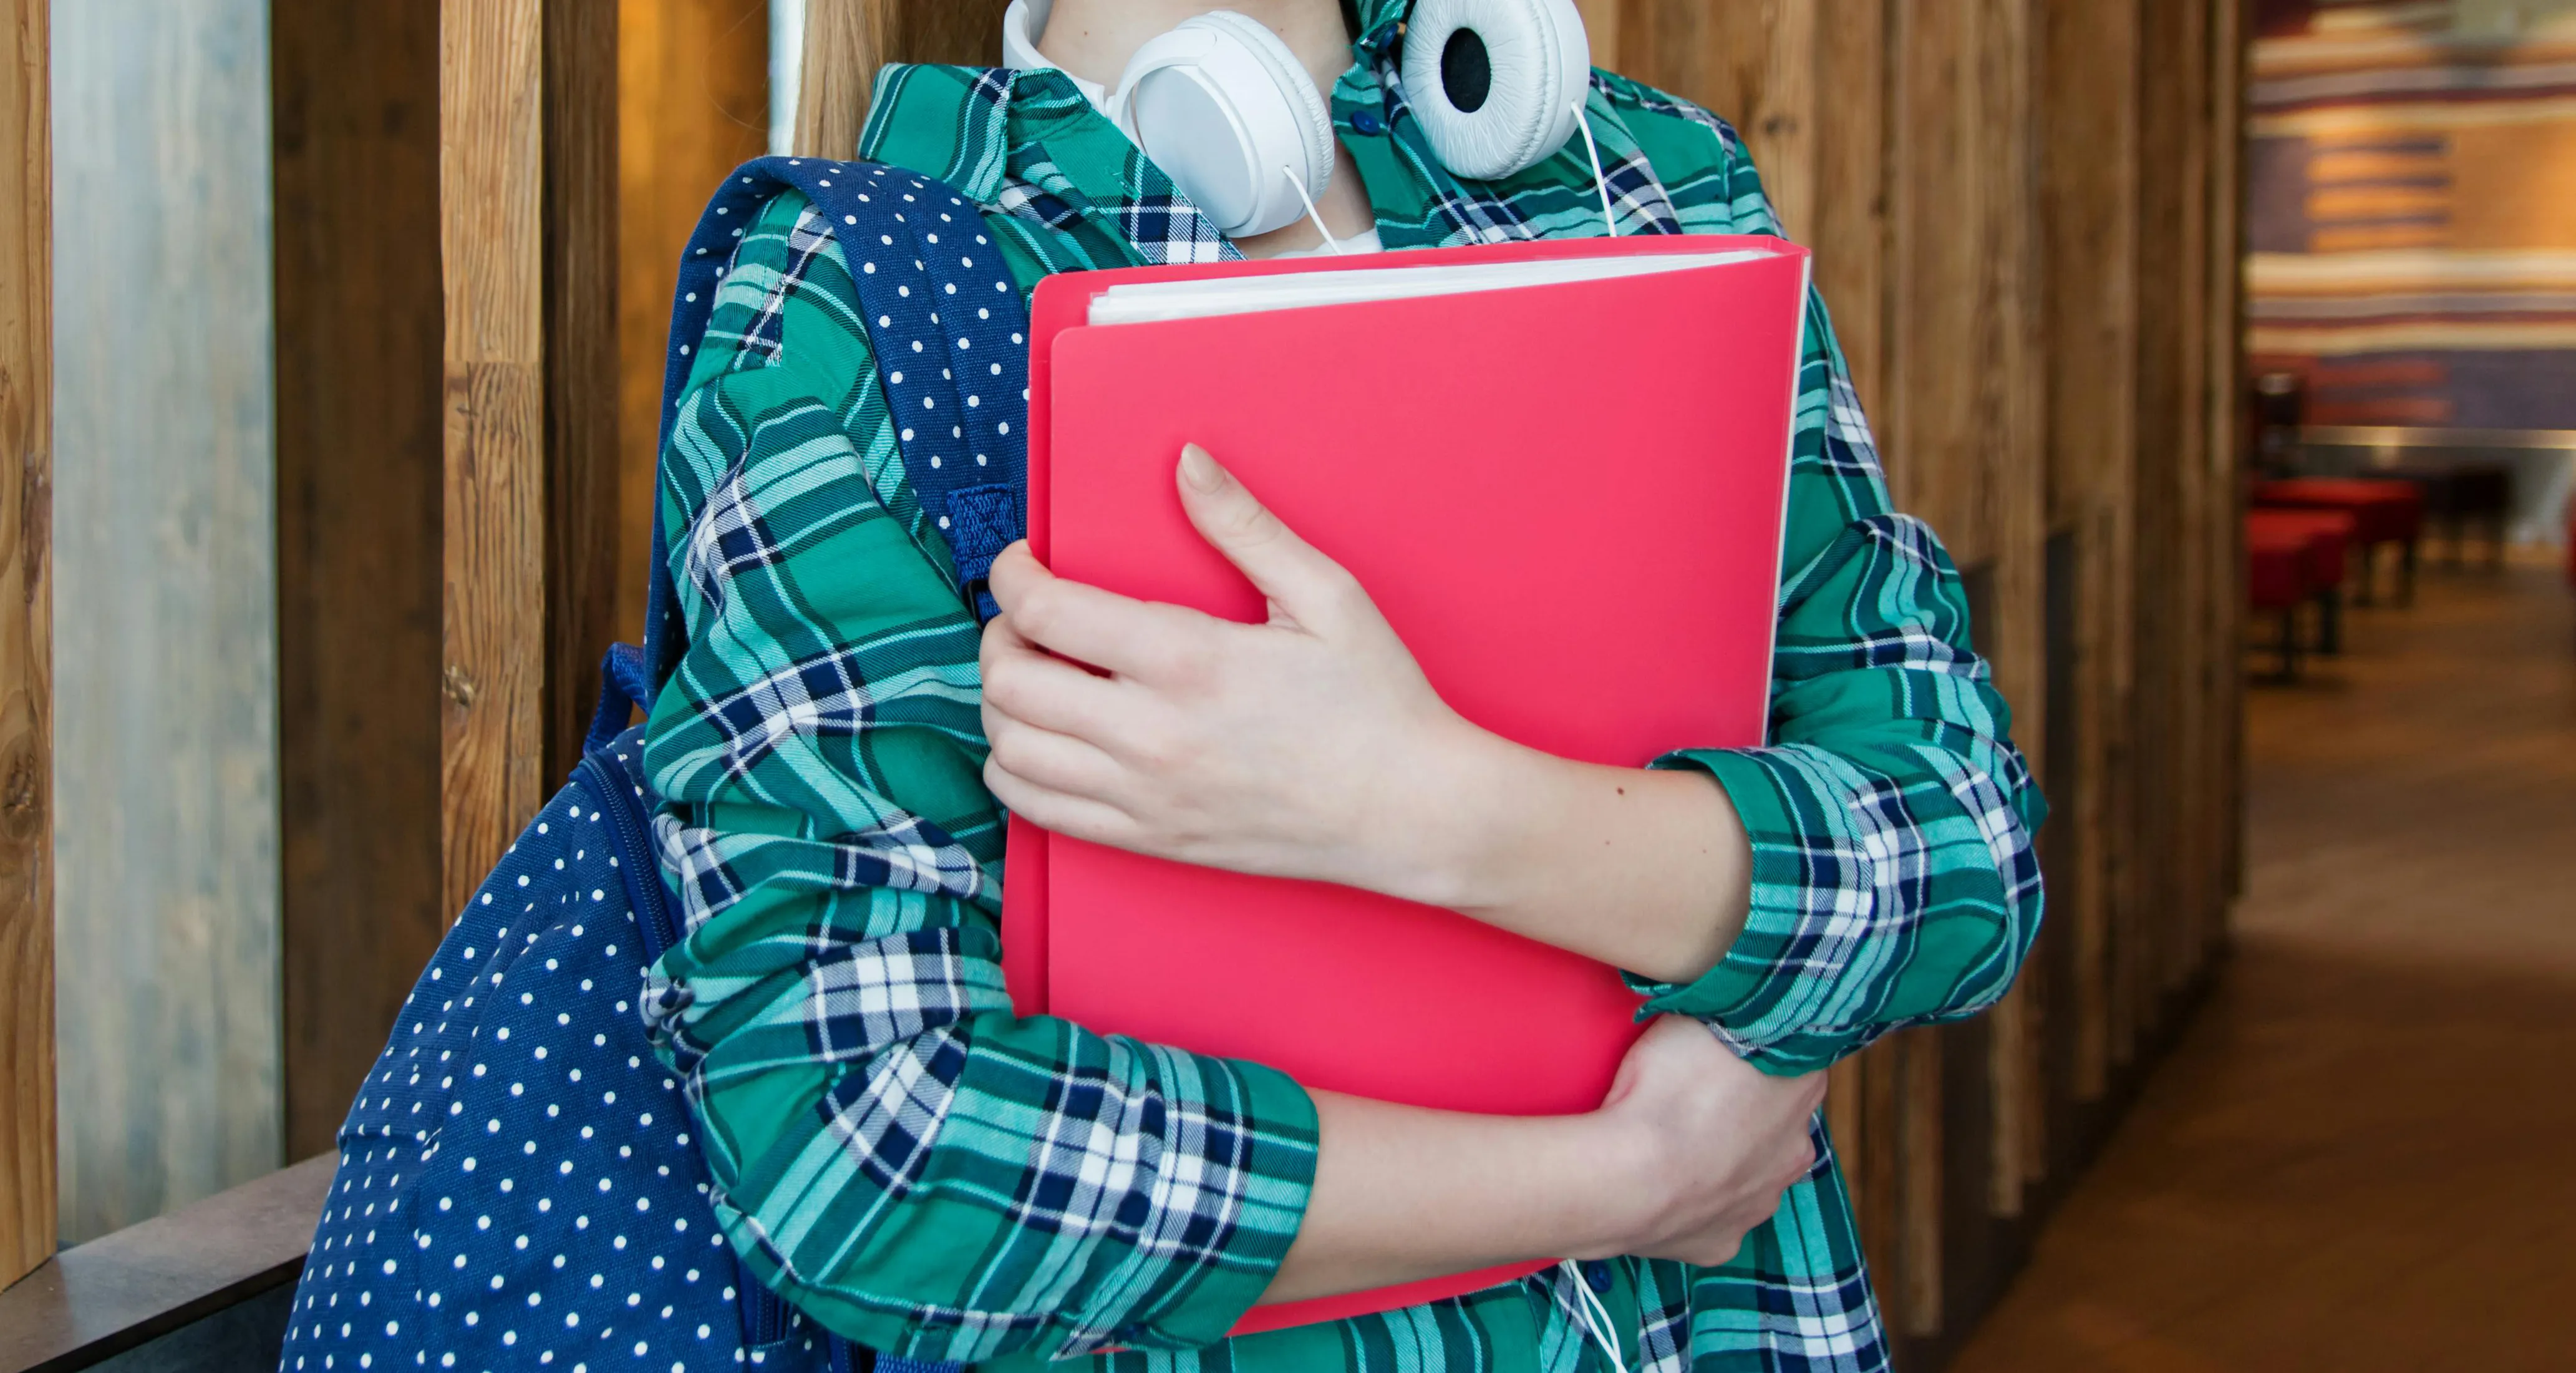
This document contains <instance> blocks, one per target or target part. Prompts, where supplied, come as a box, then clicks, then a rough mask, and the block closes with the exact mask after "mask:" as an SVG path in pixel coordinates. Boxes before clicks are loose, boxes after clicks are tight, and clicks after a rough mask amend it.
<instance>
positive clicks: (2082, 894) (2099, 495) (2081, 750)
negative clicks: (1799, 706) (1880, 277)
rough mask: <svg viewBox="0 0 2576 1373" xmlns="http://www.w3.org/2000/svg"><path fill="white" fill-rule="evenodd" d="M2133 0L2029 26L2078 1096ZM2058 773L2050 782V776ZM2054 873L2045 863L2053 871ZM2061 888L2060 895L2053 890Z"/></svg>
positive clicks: (2091, 1027)
mask: <svg viewBox="0 0 2576 1373" xmlns="http://www.w3.org/2000/svg"><path fill="white" fill-rule="evenodd" d="M2138 26H2139V19H2138V0H2046V3H2045V4H2044V5H2043V12H2042V26H2041V32H2042V37H2041V49H2040V50H2041V59H2040V73H2041V90H2040V95H2039V102H2040V113H2039V129H2040V131H2041V133H2040V136H2041V140H2042V151H2041V171H2040V184H2041V187H2042V206H2041V226H2042V227H2041V233H2042V240H2043V247H2042V261H2043V263H2044V264H2045V273H2046V276H2045V281H2046V288H2045V291H2044V295H2045V297H2046V300H2047V312H2048V324H2047V331H2048V338H2049V347H2048V350H2047V359H2048V364H2047V365H2048V368H2049V383H2048V398H2049V407H2048V421H2047V453H2048V462H2049V480H2048V489H2049V520H2050V523H2051V525H2052V526H2053V527H2056V528H2060V529H2064V530H2067V531H2070V532H2072V533H2073V535H2074V536H2075V539H2076V546H2077V572H2076V578H2077V587H2076V592H2075V595H2076V598H2077V604H2078V606H2079V609H2078V612H2077V615H2076V617H2075V618H2076V642H2075V644H2074V645H2073V650H2074V654H2075V672H2076V690H2075V713H2076V722H2075V726H2074V729H2075V737H2076V740H2077V744H2076V748H2077V757H2076V760H2075V764H2074V772H2075V783H2074V786H2073V788H2072V790H2070V791H2066V792H2055V791H2054V790H2053V791H2052V798H2051V799H2052V801H2053V802H2054V803H2055V805H2056V807H2057V816H2056V818H2055V819H2054V820H2052V821H2051V823H2053V824H2059V825H2065V826H2068V827H2069V828H2071V829H2072V830H2073V831H2074V837H2073V839H2072V841H2071V842H2070V843H2069V844H2067V845H2066V846H2065V848H2064V849H2063V850H2062V851H2063V852H2066V853H2069V854H2071V855H2072V856H2073V863H2074V866H2075V869H2076V871H2074V872H2073V873H2071V874H2068V880H2067V881H2066V882H2065V883H2063V884H2062V888H2052V890H2051V892H2050V898H2051V907H2050V916H2051V919H2052V920H2053V921H2055V922H2058V924H2059V926H2060V928H2059V930H2058V933H2057V937H2059V938H2065V939H2070V940H2071V941H2072V942H2073V948H2072V955H2073V956H2072V957H2071V958H2070V959H2069V960H2068V966H2069V967H2070V968H2071V970H2072V979H2071V981H2072V985H2070V986H2068V987H2065V988H2062V989H2059V991H2058V994H2057V999H2056V1003H2055V1004H2056V1005H2058V1006H2060V1007H2062V1008H2063V1010H2062V1012H2061V1014H2060V1025H2061V1029H2060V1033H2063V1034H2066V1035H2070V1036H2071V1037H2072V1042H2071V1044H2070V1046H2069V1048H2070V1053H2069V1062H2070V1065H2071V1071H2070V1077H2071V1079H2072V1084H2071V1085H2072V1089H2073V1095H2074V1097H2075V1098H2076V1099H2077V1100H2079V1101H2092V1100H2097V1099H2099V1098H2100V1097H2101V1096H2102V1094H2103V1093H2104V1092H2105V1091H2106V1090H2108V1087H2109V1083H2110V1066H2111V1042H2112V1039H2111V1004H2110V1000H2111V989H2110V961H2111V951H2112V950H2111V911H2112V906H2113V901H2114V895H2115V881H2116V875H2117V869H2116V868H2115V864H2116V863H2117V862H2118V861H2120V860H2121V858H2122V857H2123V856H2124V854H2125V852H2126V846H2125V845H2124V844H2123V843H2122V820H2121V815H2122V812H2121V811H2120V809H2119V808H2118V807H2117V806H2116V804H2115V803H2116V801H2117V799H2118V798H2119V796H2120V795H2121V790H2122V789H2121V788H2120V787H2119V786H2118V784H2117V782H2116V780H2115V779H2116V778H2118V777H2119V776H2120V775H2121V774H2122V773H2123V772H2124V771H2125V770H2126V765H2127V763H2126V759H2127V749H2128V737H2127V732H2126V729H2125V725H2126V723H2127V719H2128V714H2129V711H2130V705H2129V671H2128V664H2129V661H2130V659H2129V652H2128V649H2129V629H2128V626H2129V622H2130V606H2129V600H2130V589H2129V578H2128V575H2127V568H2128V562H2129V557H2130V534H2129V529H2130V525H2129V520H2130V510H2131V506H2132V503H2133V487H2134V484H2135V479H2136V461H2135V456H2134V455H2135V451H2136V443H2137V425H2136V419H2135V414H2136V409H2137V367H2138V325H2137V321H2138V262H2137V233H2138V225H2137V215H2138V177H2139V172H2140V168H2139V164H2138V90H2137V88H2138V31H2139V29H2138ZM2056 785H2057V784H2055V783H2052V788H2054V786H2056ZM2051 876H2055V874H2051ZM2061 892H2063V893H2064V894H2066V895H2070V896H2071V897H2072V900H2071V901H2060V900H2059V897H2060V895H2061Z"/></svg>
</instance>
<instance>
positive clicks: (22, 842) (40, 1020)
mask: <svg viewBox="0 0 2576 1373" xmlns="http://www.w3.org/2000/svg"><path fill="white" fill-rule="evenodd" d="M47 8H48V0H7V3H5V4H0V1115H5V1118H0V1287H6V1286H8V1285H9V1284H10V1283H12V1282H15V1281H17V1280H18V1278H19V1277H20V1276H21V1275H23V1274H25V1273H26V1272H27V1271H28V1270H29V1269H31V1268H34V1267H35V1266H36V1265H37V1264H39V1263H42V1262H43V1261H44V1260H45V1258H46V1256H48V1255H50V1254H52V1253H53V1252H54V1238H55V1221H54V1216H55V1200H54V942H53V941H54V854H53V718H52V717H53V689H52V688H53V671H52V662H53V643H52V628H53V627H52V612H53V587H52V584H51V580H50V577H49V574H50V572H51V570H52V566H53V552H52V546H51V532H52V517H51V512H50V510H49V506H50V504H51V491H52V482H53V477H52V462H53V454H52V445H53V417H52V416H53V389H54V381H53V352H54V340H53V263H52V244H53V220H52V213H53V200H52V182H53V176H52V171H53V167H52V163H53V156H52V135H51V132H50V121H49V120H48V118H47V114H48V102H49V99H50V96H49V93H48V89H47V84H46V70H47V66H48V63H47V42H48V40H47V24H46V10H47Z"/></svg>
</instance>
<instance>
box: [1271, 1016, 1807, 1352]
mask: <svg viewBox="0 0 2576 1373" xmlns="http://www.w3.org/2000/svg"><path fill="white" fill-rule="evenodd" d="M1823 1095H1824V1079H1823V1078H1822V1077H1821V1076H1813V1077H1806V1078H1797V1079H1784V1078H1773V1077H1766V1076H1764V1075H1763V1074H1762V1073H1760V1072H1759V1071H1757V1070H1756V1069H1754V1068H1752V1067H1751V1066H1749V1065H1747V1064H1745V1063H1743V1062H1741V1061H1740V1060H1738V1059H1737V1058H1736V1057H1735V1056H1734V1055H1733V1054H1731V1053H1728V1052H1727V1051H1726V1049H1725V1048H1724V1047H1722V1046H1720V1045H1719V1044H1718V1043H1717V1041H1716V1039H1715V1037H1713V1036H1712V1035H1710V1034H1709V1032H1708V1031H1707V1030H1706V1029H1705V1028H1704V1027H1702V1026H1700V1025H1699V1024H1697V1023H1696V1022H1694V1021H1690V1020H1685V1019H1680V1018H1678V1017H1671V1016H1667V1017H1664V1018H1663V1019H1660V1020H1658V1021H1656V1022H1655V1024H1654V1025H1653V1026H1651V1027H1650V1028H1649V1029H1648V1031H1647V1033H1646V1036H1645V1037H1644V1038H1643V1039H1641V1040H1640V1041H1639V1042H1638V1044H1637V1047H1636V1048H1635V1049H1634V1050H1632V1051H1631V1052H1630V1053H1629V1056H1628V1059H1627V1061H1626V1062H1625V1063H1624V1064H1623V1065H1621V1067H1620V1071H1619V1078H1618V1083H1617V1085H1616V1086H1615V1087H1613V1089H1612V1091H1611V1096H1610V1100H1609V1101H1608V1103H1606V1104H1605V1105H1604V1106H1603V1107H1602V1109H1600V1110H1598V1111H1595V1112H1593V1113H1591V1114H1589V1115H1581V1116H1555V1117H1535V1118H1514V1117H1507V1116H1475V1115H1458V1114H1452V1113H1449V1112H1443V1111H1426V1110H1421V1109H1418V1108H1415V1107H1409V1106H1392V1105H1388V1104H1387V1103H1385V1102H1379V1101H1370V1100H1367V1099H1365V1098H1361V1097H1349V1096H1340V1095H1337V1094H1333V1093H1328V1092H1318V1093H1316V1094H1315V1107H1316V1113H1317V1115H1318V1116H1319V1117H1320V1119H1321V1123H1322V1126H1323V1137H1322V1140H1321V1144H1320V1149H1319V1151H1318V1153H1317V1155H1316V1170H1315V1185H1314V1191H1313V1193H1312V1195H1311V1196H1310V1198H1309V1199H1308V1201H1307V1205H1306V1216H1305V1220H1304V1222H1303V1223H1302V1224H1301V1225H1300V1226H1299V1228H1298V1231H1297V1240H1296V1243H1295V1244H1294V1245H1292V1246H1291V1247H1290V1248H1289V1250H1288V1258H1287V1261H1286V1262H1285V1263H1283V1264H1282V1265H1281V1266H1280V1269H1279V1273H1278V1276H1277V1277H1276V1278H1274V1279H1273V1280H1272V1282H1271V1285H1270V1288H1269V1291H1268V1292H1267V1293H1265V1294H1264V1295H1263V1297H1262V1301H1263V1302H1264V1303H1265V1304H1267V1303H1271V1302H1282V1301H1301V1300H1305V1299H1307V1298H1311V1297H1326V1296H1334V1295H1337V1294H1340V1293H1344V1292H1361V1291H1367V1290H1369V1289H1372V1288H1378V1287H1388V1286H1393V1285H1395V1284H1397V1283H1403V1282H1415V1281H1419V1280H1422V1279H1425V1278H1435V1277H1444V1276H1447V1275H1449V1274H1452V1273H1466V1272H1473V1271H1475V1270H1477V1269H1480V1268H1491V1267H1496V1266H1499V1265H1502V1264H1507V1263H1513V1262H1519V1261H1524V1260H1530V1259H1546V1258H1577V1259H1588V1258H1606V1257H1610V1256H1613V1255H1619V1254H1643V1255H1646V1256H1648V1257H1653V1258H1674V1259H1682V1260H1686V1261H1688V1262H1692V1263H1700V1264H1711V1265H1714V1264H1719V1263H1723V1262H1725V1261H1726V1260H1727V1259H1729V1258H1731V1257H1733V1256H1734V1254H1735V1249H1736V1246H1737V1244H1738V1243H1740V1242H1741V1241H1742V1239H1743V1237H1744V1234H1745V1232H1746V1231H1748V1230H1750V1229H1752V1228H1753V1227H1754V1226H1757V1225H1760V1224H1761V1223H1762V1222H1763V1221H1765V1220H1768V1219H1769V1218H1770V1217H1771V1214H1772V1212H1773V1211H1774V1210H1775V1209H1777V1208H1778V1206H1779V1201H1780V1193H1781V1192H1782V1191H1783V1190H1784V1189H1785V1188H1787V1187H1788V1186H1789V1185H1790V1184H1792V1183H1794V1182H1796V1181H1797V1180H1798V1179H1799V1178H1801V1177H1803V1176H1805V1175H1806V1172H1807V1170H1808V1169H1809V1168H1810V1167H1811V1166H1812V1165H1813V1164H1814V1162H1815V1155H1814V1152H1813V1150H1812V1147H1811V1145H1810V1144H1809V1142H1808V1137H1807V1130H1806V1122H1807V1120H1808V1118H1809V1117H1810V1116H1811V1115H1812V1114H1813V1113H1814V1111H1815V1109H1816V1106H1817V1104H1818V1103H1819V1102H1820V1101H1821V1100H1822V1099H1823Z"/></svg>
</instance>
